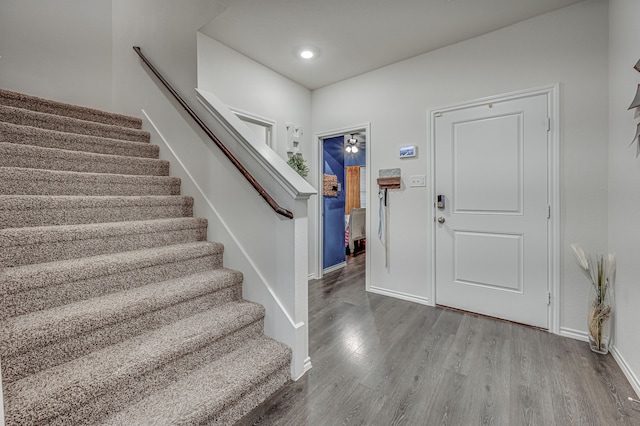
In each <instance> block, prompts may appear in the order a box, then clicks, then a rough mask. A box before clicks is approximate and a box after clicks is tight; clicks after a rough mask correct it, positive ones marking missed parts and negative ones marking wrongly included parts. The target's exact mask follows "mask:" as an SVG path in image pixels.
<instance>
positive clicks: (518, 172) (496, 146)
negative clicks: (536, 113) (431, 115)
mask: <svg viewBox="0 0 640 426" xmlns="http://www.w3.org/2000/svg"><path fill="white" fill-rule="evenodd" d="M452 148H453V179H454V182H453V184H454V192H453V193H454V194H455V198H454V206H455V209H456V211H457V212H468V213H471V212H484V213H491V212H493V213H509V214H513V213H521V212H522V154H523V150H522V114H513V115H510V116H504V117H484V118H478V119H474V120H471V121H466V122H461V123H454V128H453V144H452ZM487 153H491V154H490V155H487ZM483 188H492V190H491V191H485V190H483Z"/></svg>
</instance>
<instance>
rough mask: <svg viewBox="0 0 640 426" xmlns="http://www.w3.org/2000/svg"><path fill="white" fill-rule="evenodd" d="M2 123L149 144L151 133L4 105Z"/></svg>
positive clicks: (0, 118)
mask: <svg viewBox="0 0 640 426" xmlns="http://www.w3.org/2000/svg"><path fill="white" fill-rule="evenodd" d="M0 121H4V122H7V123H13V124H20V125H22V126H32V127H40V128H42V129H49V130H56V131H59V132H68V133H76V134H80V135H91V136H99V137H103V138H111V139H121V140H126V141H136V142H149V140H150V136H149V132H147V131H144V130H140V129H132V128H130V127H120V126H114V125H112V124H102V123H96V122H93V121H84V120H80V119H77V118H70V117H63V116H60V115H54V114H47V113H44V112H37V111H31V110H26V109H22V108H14V107H10V106H4V105H0Z"/></svg>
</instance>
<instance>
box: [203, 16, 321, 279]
mask: <svg viewBox="0 0 640 426" xmlns="http://www.w3.org/2000/svg"><path fill="white" fill-rule="evenodd" d="M214 22H215V21H214ZM198 88H200V89H203V90H206V91H209V92H212V93H214V94H215V95H216V96H217V97H218V98H219V99H220V100H222V101H223V102H224V103H225V104H226V105H227V106H229V107H233V108H237V109H240V110H242V111H244V112H248V113H251V114H254V115H258V116H261V117H264V118H267V119H270V120H273V121H275V122H276V125H275V143H274V144H273V147H272V148H273V149H274V150H275V151H276V152H277V153H278V155H279V156H280V157H281V158H283V159H285V160H287V159H288V155H287V148H289V146H288V145H289V143H288V142H287V129H286V125H287V124H288V123H290V124H293V125H295V126H300V127H302V129H303V134H302V137H301V138H300V145H299V148H300V152H301V153H302V155H303V157H304V158H305V160H306V161H307V165H308V166H309V167H310V168H312V164H311V159H312V157H313V154H312V146H311V140H312V137H311V136H312V132H311V91H310V90H309V89H307V88H305V87H303V86H301V85H299V84H297V83H294V82H293V81H291V80H289V79H288V78H286V77H283V76H282V75H280V74H278V73H276V72H274V71H272V70H271V69H269V68H267V67H265V66H264V65H261V64H259V63H258V62H255V61H254V60H252V59H250V58H248V57H246V56H244V55H242V54H240V53H238V52H236V51H235V50H233V49H230V48H228V47H227V46H225V45H223V44H222V43H220V42H218V41H216V40H213V39H212V38H211V37H209V36H207V35H206V34H203V33H200V32H199V33H198ZM307 180H308V181H309V182H311V183H314V182H315V181H314V180H313V175H310V176H308V177H307ZM314 199H315V197H314ZM310 208H313V207H312V206H311V203H310ZM310 211H312V210H310ZM309 227H310V228H309V235H313V234H314V233H315V232H314V229H315V228H314V227H315V222H313V221H310V222H309ZM314 244H315V241H310V244H309V249H308V256H309V259H311V258H312V257H313V256H314V254H315V251H314ZM309 266H310V267H311V265H309ZM311 273H312V269H309V271H308V274H311Z"/></svg>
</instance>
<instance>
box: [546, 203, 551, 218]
mask: <svg viewBox="0 0 640 426" xmlns="http://www.w3.org/2000/svg"><path fill="white" fill-rule="evenodd" d="M547 219H551V206H547Z"/></svg>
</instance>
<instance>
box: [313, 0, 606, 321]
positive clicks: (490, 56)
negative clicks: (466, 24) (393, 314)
mask: <svg viewBox="0 0 640 426" xmlns="http://www.w3.org/2000/svg"><path fill="white" fill-rule="evenodd" d="M607 22H608V17H607V2H606V1H605V0H587V1H585V2H582V3H579V4H577V5H574V6H571V7H568V8H565V9H561V10H558V11H555V12H552V13H549V14H545V15H541V16H539V17H536V18H533V19H529V20H527V21H524V22H520V23H518V24H515V25H513V26H510V27H507V28H504V29H501V30H498V31H495V32H492V33H489V34H486V35H484V36H480V37H477V38H474V39H471V40H468V41H465V42H462V43H458V44H455V45H452V46H449V47H446V48H443V49H440V50H437V51H434V52H430V53H427V54H424V55H421V56H418V57H415V58H412V59H409V60H406V61H403V62H400V63H396V64H393V65H390V66H387V67H384V68H381V69H378V70H376V71H373V72H370V73H367V74H364V75H362V76H359V77H355V78H352V79H349V80H346V81H343V82H340V83H337V84H333V85H331V86H327V87H325V88H322V89H319V90H316V91H314V92H313V98H312V99H313V102H312V114H313V116H312V120H313V126H314V132H317V133H320V132H324V131H329V130H332V129H336V128H342V127H345V126H349V125H351V124H354V123H362V122H367V121H370V122H371V135H370V139H369V141H368V143H367V149H368V150H370V151H371V164H370V165H369V167H370V168H371V179H372V182H371V188H372V189H375V188H376V186H375V179H376V177H377V175H378V170H380V169H384V168H392V167H400V168H401V169H402V176H403V179H405V186H406V178H408V176H410V175H414V174H426V175H427V177H429V176H430V170H429V169H428V165H429V161H430V160H429V145H428V134H429V133H428V111H429V110H431V109H435V108H438V107H442V106H446V105H451V104H454V103H457V102H463V101H467V100H472V99H477V98H482V97H486V96H490V95H496V94H501V93H507V92H511V91H517V90H522V89H527V88H533V87H539V86H543V85H549V84H554V83H560V114H561V135H560V145H561V147H560V149H561V198H562V203H561V211H562V218H561V220H562V228H561V239H562V240H561V244H562V249H561V250H562V252H561V254H562V266H561V267H562V270H561V283H560V284H561V318H560V322H561V327H562V329H563V330H564V331H565V332H569V331H572V330H577V331H581V332H584V331H585V330H586V326H585V324H586V320H585V306H586V299H587V293H588V291H587V290H588V288H587V283H586V282H585V279H584V277H583V276H582V275H581V273H580V271H579V270H578V268H577V267H576V266H575V264H574V261H573V258H572V255H571V253H570V244H571V243H573V242H578V243H581V244H582V245H583V246H584V247H585V249H587V250H590V251H595V250H599V251H601V252H602V251H604V250H606V246H607V228H606V223H607V206H606V198H607V162H606V158H607V128H608V126H607V122H608V118H607V94H608V87H607V81H608V72H607V68H608V66H607V47H608V44H607V40H608V31H607ZM401 145H417V146H418V157H417V158H416V159H405V160H402V161H401V160H400V159H398V148H399V146H401ZM427 185H428V186H430V185H431V182H430V181H428V182H427ZM427 194H428V188H404V189H403V190H400V191H392V193H391V194H390V197H391V199H390V204H391V207H390V223H389V226H390V230H389V233H390V257H391V260H390V268H389V270H388V271H387V270H385V267H384V263H385V262H384V252H383V248H382V246H381V244H380V243H379V241H378V239H377V236H376V235H377V231H376V229H377V228H376V226H377V221H378V217H377V209H373V208H370V209H369V211H370V214H372V219H373V220H372V229H369V235H370V236H371V237H372V238H371V240H372V241H370V242H369V243H368V244H367V250H371V251H372V253H371V255H372V262H370V263H371V268H372V270H371V275H370V280H371V285H372V286H374V287H378V288H379V289H381V290H383V291H387V292H389V293H395V294H397V295H400V296H410V297H412V298H413V299H414V300H417V301H422V302H425V301H427V299H428V298H429V297H430V294H431V286H432V283H431V282H430V270H429V266H428V263H429V262H428V260H429V259H430V256H431V252H430V246H431V242H430V241H428V239H427V228H428V227H429V226H430V223H432V222H431V221H432V220H433V219H432V216H431V214H432V212H431V208H430V205H431V204H432V200H429V199H428V197H427ZM375 201H376V205H377V200H375ZM372 202H373V201H372Z"/></svg>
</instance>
